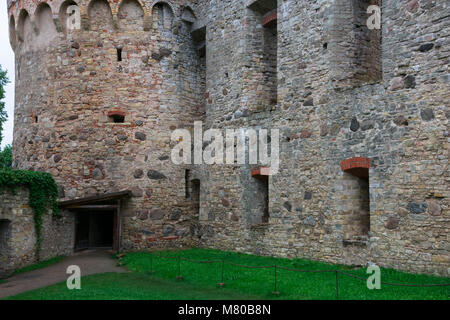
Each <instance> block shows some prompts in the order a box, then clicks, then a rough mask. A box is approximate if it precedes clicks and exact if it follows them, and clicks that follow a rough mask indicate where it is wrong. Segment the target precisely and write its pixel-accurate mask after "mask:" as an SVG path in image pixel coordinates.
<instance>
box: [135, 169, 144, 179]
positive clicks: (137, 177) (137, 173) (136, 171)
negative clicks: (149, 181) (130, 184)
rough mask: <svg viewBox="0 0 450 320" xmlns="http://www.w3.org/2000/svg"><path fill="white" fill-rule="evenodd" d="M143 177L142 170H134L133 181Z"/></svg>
mask: <svg viewBox="0 0 450 320" xmlns="http://www.w3.org/2000/svg"><path fill="white" fill-rule="evenodd" d="M143 176H144V171H143V170H142V169H136V170H135V171H134V174H133V177H134V178H135V179H140V178H142V177H143Z"/></svg>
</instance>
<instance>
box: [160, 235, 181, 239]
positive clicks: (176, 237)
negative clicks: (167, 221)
mask: <svg viewBox="0 0 450 320" xmlns="http://www.w3.org/2000/svg"><path fill="white" fill-rule="evenodd" d="M178 238H179V237H178V236H170V237H162V238H161V239H163V240H177V239H178Z"/></svg>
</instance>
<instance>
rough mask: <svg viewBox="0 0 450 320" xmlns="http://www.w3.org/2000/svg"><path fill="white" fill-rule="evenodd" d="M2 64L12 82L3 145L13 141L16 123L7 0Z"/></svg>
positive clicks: (1, 18)
mask: <svg viewBox="0 0 450 320" xmlns="http://www.w3.org/2000/svg"><path fill="white" fill-rule="evenodd" d="M0 65H1V66H2V69H3V70H5V69H6V70H8V78H9V80H10V83H9V84H8V85H7V86H6V88H5V89H6V99H5V100H4V102H5V103H6V112H7V113H8V121H7V122H6V123H5V124H4V125H3V140H2V144H1V147H2V148H3V147H4V146H5V145H7V144H11V143H12V138H13V124H14V75H15V71H14V52H13V51H12V49H11V45H10V44H9V27H8V12H7V8H6V0H0Z"/></svg>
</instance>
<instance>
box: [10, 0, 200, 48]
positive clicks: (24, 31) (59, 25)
mask: <svg viewBox="0 0 450 320" xmlns="http://www.w3.org/2000/svg"><path fill="white" fill-rule="evenodd" d="M189 2H190V1H183V0H180V1H159V0H148V1H147V0H145V1H143V0H121V1H115V0H55V1H32V0H8V16H9V28H10V42H11V46H12V47H13V49H14V50H15V48H16V46H17V45H20V44H21V43H22V42H26V41H27V39H28V40H33V41H35V39H34V37H38V36H40V37H41V38H42V37H45V38H46V39H45V40H44V41H47V42H48V41H50V40H51V39H52V38H54V37H56V36H57V35H58V34H63V35H64V36H68V35H69V34H70V33H74V32H80V31H81V32H83V31H99V32H104V31H108V32H111V33H115V32H127V31H150V30H152V29H158V28H164V29H169V30H170V31H172V32H174V33H175V34H176V33H177V29H178V28H179V26H180V23H181V21H185V22H187V23H194V22H195V21H196V19H197V18H196V16H195V14H194V11H193V10H192V9H191V7H190V3H189ZM46 32H47V33H48V34H45V33H46ZM32 38H33V39H32ZM39 40H43V39H38V41H39Z"/></svg>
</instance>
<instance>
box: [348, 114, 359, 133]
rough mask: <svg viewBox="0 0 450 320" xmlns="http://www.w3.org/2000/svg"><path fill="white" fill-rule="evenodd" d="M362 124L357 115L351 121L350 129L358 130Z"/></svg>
mask: <svg viewBox="0 0 450 320" xmlns="http://www.w3.org/2000/svg"><path fill="white" fill-rule="evenodd" d="M359 127H360V125H359V121H358V119H356V117H353V118H352V121H351V122H350V130H352V131H353V132H356V131H358V129H359Z"/></svg>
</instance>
